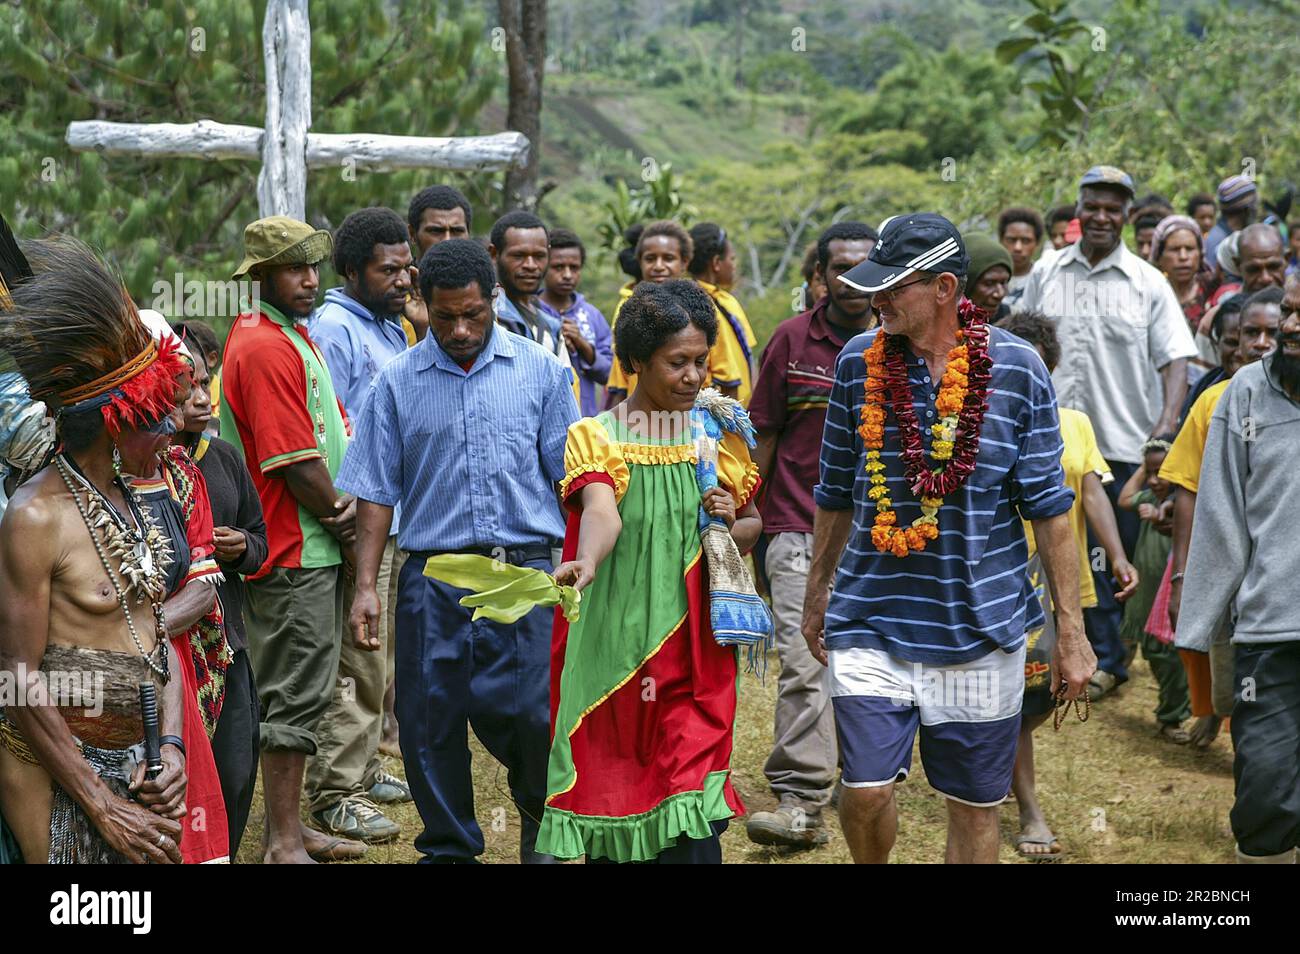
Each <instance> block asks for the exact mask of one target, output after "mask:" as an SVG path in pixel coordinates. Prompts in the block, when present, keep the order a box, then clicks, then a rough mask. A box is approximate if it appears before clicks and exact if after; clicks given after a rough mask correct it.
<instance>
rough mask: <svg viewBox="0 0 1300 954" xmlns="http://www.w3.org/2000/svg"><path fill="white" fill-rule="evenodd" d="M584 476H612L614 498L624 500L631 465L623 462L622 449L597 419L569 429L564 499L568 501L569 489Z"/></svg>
mask: <svg viewBox="0 0 1300 954" xmlns="http://www.w3.org/2000/svg"><path fill="white" fill-rule="evenodd" d="M583 474H606V475H608V476H609V478H610V479H611V480H612V481H614V498H615V499H616V500H622V499H623V494H624V493H625V492H626V491H627V484H628V479H629V475H628V469H627V461H625V460H624V459H623V454H622V452H621V451H620V450H619V445H618V444H617V443H616V442H615V441H613V440H611V439H610V436H609V432H608V431H606V430H605V428H604V426H603V425H602V424H601V423H600V421H599V420H598V419H597V418H594V417H584V418H582V419H581V420H579V421H575V422H574V423H572V424H570V425H569V437H568V440H567V442H566V443H565V445H564V479H563V480H561V481H560V496H561V497H568V495H569V485H570V484H572V483H573V482H574V481H575V480H577V479H578V478H579V477H581V476H582V475H583Z"/></svg>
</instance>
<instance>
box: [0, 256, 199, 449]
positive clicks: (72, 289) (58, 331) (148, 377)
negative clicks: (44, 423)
mask: <svg viewBox="0 0 1300 954" xmlns="http://www.w3.org/2000/svg"><path fill="white" fill-rule="evenodd" d="M26 251H27V253H28V255H30V256H31V258H32V259H33V267H32V269H31V271H32V275H31V276H30V277H28V278H26V279H25V280H23V281H21V282H20V283H19V284H18V285H17V287H14V288H12V289H11V290H10V297H11V299H12V305H11V307H10V308H9V310H7V311H4V312H0V348H3V349H4V350H5V351H7V352H8V353H9V355H10V356H11V357H12V358H13V360H14V362H15V363H16V364H17V366H18V370H19V371H21V372H22V375H23V377H25V378H26V379H27V383H28V386H29V388H30V390H31V395H32V397H33V398H34V399H35V400H38V401H44V402H45V403H46V405H47V406H48V407H49V409H50V410H51V411H52V412H54V413H56V414H65V415H66V414H76V413H88V412H91V411H95V410H97V411H98V412H99V413H100V414H101V415H102V416H103V418H104V423H105V425H106V426H107V428H108V430H109V433H110V434H113V435H114V436H116V435H117V434H118V433H119V432H120V431H121V430H122V429H124V428H135V427H147V426H151V425H153V424H155V423H156V422H158V421H159V420H160V419H161V418H163V417H165V416H166V415H167V414H168V413H170V411H171V410H172V409H173V408H174V407H175V406H176V405H177V403H178V402H179V401H180V400H183V398H184V394H185V390H186V388H187V387H188V383H187V382H186V381H185V380H184V376H185V375H186V374H187V373H188V369H187V368H186V366H185V364H184V362H183V361H182V360H181V358H180V356H179V354H178V344H177V342H176V339H174V338H172V339H170V340H162V341H160V340H159V339H157V338H155V337H154V336H153V334H152V333H151V332H150V331H149V329H148V328H146V327H145V325H144V323H143V322H142V321H141V320H140V316H139V313H138V312H137V310H136V307H135V303H134V302H133V301H131V297H130V296H129V295H128V294H127V293H126V289H125V288H124V287H123V286H122V281H121V279H120V278H119V277H118V276H117V275H115V274H113V273H112V272H110V271H109V269H108V268H107V267H106V266H105V265H104V264H103V263H102V262H100V260H99V259H98V258H96V256H95V255H94V253H93V252H91V251H90V249H88V248H87V247H86V246H85V245H83V244H82V243H80V242H77V241H75V240H72V239H57V240H51V241H41V242H32V243H28V245H27V247H26Z"/></svg>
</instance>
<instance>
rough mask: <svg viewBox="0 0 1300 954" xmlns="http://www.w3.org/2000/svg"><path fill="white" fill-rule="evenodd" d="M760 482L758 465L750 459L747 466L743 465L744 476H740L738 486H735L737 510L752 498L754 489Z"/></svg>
mask: <svg viewBox="0 0 1300 954" xmlns="http://www.w3.org/2000/svg"><path fill="white" fill-rule="evenodd" d="M760 482H761V480H760V478H759V476H758V465H757V464H755V463H754V462H753V461H750V462H749V464H748V466H746V467H745V473H744V476H742V477H741V478H740V486H739V487H737V488H736V509H737V510H740V509H741V508H742V507H744V506H745V504H747V503H749V502H750V501H751V500H752V499H753V498H754V491H756V490H757V489H758V485H759V483H760Z"/></svg>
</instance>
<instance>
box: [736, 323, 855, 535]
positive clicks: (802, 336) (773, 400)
mask: <svg viewBox="0 0 1300 954" xmlns="http://www.w3.org/2000/svg"><path fill="white" fill-rule="evenodd" d="M829 302H830V300H829V299H828V298H822V299H821V301H819V302H817V304H816V305H814V306H813V307H812V309H811V310H810V311H805V312H803V313H802V314H799V315H795V316H794V317H793V318H788V319H786V320H785V321H783V322H781V324H780V325H778V326H777V329H776V331H775V332H773V334H772V340H771V341H769V342H768V345H767V350H765V351H764V352H763V363H762V364H761V365H760V367H759V371H758V379H757V380H756V381H755V382H754V394H753V396H752V397H751V398H750V399H749V416H750V419H751V420H752V421H753V422H754V426H755V427H756V428H758V430H760V431H775V432H776V433H777V435H778V436H777V443H776V452H775V454H774V455H773V457H772V468H771V473H769V474H768V475H767V477H766V479H765V480H764V481H763V488H764V492H763V494H762V495H761V497H760V500H759V503H758V509H759V513H760V514H762V517H763V530H764V532H765V533H785V532H790V531H793V532H797V533H812V529H813V511H814V509H815V506H814V504H813V487H814V486H815V485H816V484H817V481H818V473H817V461H818V458H819V456H820V455H821V446H822V428H823V427H824V425H825V423H826V406H827V404H828V403H829V402H830V396H831V386H832V385H833V384H834V383H835V360H836V358H838V357H839V354H840V351H842V350H843V348H844V340H843V339H841V338H840V336H839V335H838V334H837V333H836V332H835V331H834V329H832V328H831V326H830V325H829V323H828V322H827V321H826V308H827V306H828V304H829Z"/></svg>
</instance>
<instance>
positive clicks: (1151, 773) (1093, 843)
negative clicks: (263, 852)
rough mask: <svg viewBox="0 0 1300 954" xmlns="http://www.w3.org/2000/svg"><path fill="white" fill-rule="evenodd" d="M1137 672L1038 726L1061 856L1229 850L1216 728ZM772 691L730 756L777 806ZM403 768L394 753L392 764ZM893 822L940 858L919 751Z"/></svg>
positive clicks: (753, 855)
mask: <svg viewBox="0 0 1300 954" xmlns="http://www.w3.org/2000/svg"><path fill="white" fill-rule="evenodd" d="M1132 672H1133V677H1132V679H1131V680H1130V681H1129V683H1128V684H1127V685H1125V686H1124V687H1123V688H1122V689H1120V690H1119V691H1118V692H1117V693H1116V694H1115V695H1114V696H1112V697H1110V698H1107V699H1105V700H1103V701H1102V702H1100V703H1099V704H1098V705H1097V706H1095V707H1094V708H1093V710H1092V718H1091V719H1090V720H1089V721H1088V722H1087V723H1086V724H1082V725H1080V724H1078V723H1075V722H1071V723H1069V724H1066V725H1063V726H1062V727H1061V730H1060V732H1053V731H1052V726H1051V722H1050V721H1049V722H1048V723H1047V724H1046V725H1044V726H1043V727H1042V728H1041V729H1040V730H1039V731H1038V732H1037V733H1036V736H1035V739H1036V751H1037V761H1038V789H1039V797H1040V799H1041V801H1042V803H1043V807H1044V810H1045V811H1046V813H1047V817H1048V820H1049V822H1050V823H1051V824H1052V825H1053V826H1054V828H1055V831H1056V833H1057V835H1058V837H1059V838H1060V839H1061V843H1062V845H1063V846H1064V848H1065V849H1066V851H1067V852H1068V860H1070V861H1074V862H1089V863H1108V864H1114V863H1126V864H1187V863H1191V864H1203V863H1220V862H1230V861H1232V860H1233V850H1232V836H1231V833H1230V832H1229V830H1228V809H1229V808H1230V807H1231V804H1232V752H1231V745H1230V743H1229V741H1228V739H1227V738H1226V736H1220V738H1219V739H1218V740H1217V741H1216V742H1215V744H1214V745H1213V746H1212V747H1211V748H1210V749H1209V750H1208V751H1206V752H1197V751H1193V750H1192V749H1190V748H1188V747H1187V746H1174V745H1170V744H1169V743H1166V742H1163V741H1161V740H1160V739H1159V738H1157V736H1156V733H1155V722H1154V719H1153V717H1152V716H1151V711H1152V709H1153V708H1154V706H1155V696H1156V692H1155V681H1154V680H1153V679H1152V677H1151V674H1150V670H1148V669H1147V667H1146V664H1145V663H1143V662H1140V661H1139V662H1137V663H1135V664H1134V667H1133V670H1132ZM775 698H776V678H775V657H773V660H772V665H771V666H770V667H769V675H768V677H767V680H766V684H760V683H758V682H757V681H756V680H755V679H754V678H753V677H750V676H747V677H745V678H744V679H743V680H742V681H741V686H740V700H741V701H740V715H739V718H738V719H737V723H736V736H735V754H734V757H733V760H732V767H733V770H734V773H735V783H736V787H737V789H738V790H739V791H740V793H741V797H742V798H743V799H744V801H745V803H746V805H747V806H748V807H749V809H750V810H751V811H754V810H761V809H764V808H770V807H773V805H774V804H775V800H774V799H773V798H772V795H771V793H770V792H769V790H768V788H767V784H766V782H765V780H764V778H763V762H764V760H765V759H766V758H767V754H768V750H769V748H770V746H771V743H772V710H773V706H774V703H775ZM471 747H472V749H473V752H474V779H475V790H476V796H477V797H476V814H477V817H478V820H479V824H480V825H481V826H482V828H483V834H484V839H485V841H486V846H487V850H486V852H485V853H484V860H485V861H488V862H496V863H514V862H515V861H516V860H517V850H518V844H519V820H518V816H517V814H516V812H515V811H514V808H513V806H512V805H511V801H510V797H509V795H508V793H507V789H506V784H505V770H504V769H502V768H501V767H500V766H499V765H498V763H497V762H496V761H495V760H494V759H492V758H491V756H489V755H487V753H486V752H485V751H484V750H483V748H482V746H481V745H479V744H478V742H477V740H475V739H473V738H472V737H471ZM390 767H391V769H392V770H393V771H394V772H396V773H397V774H399V775H400V774H402V766H401V764H400V762H396V761H394V763H393V764H392V765H391V766H390ZM898 800H899V833H898V844H897V847H896V848H895V851H894V855H893V860H894V861H897V862H910V863H919V862H934V861H941V860H942V859H943V849H944V838H945V834H944V832H945V829H944V823H945V808H944V803H943V799H942V798H941V797H940V796H938V795H937V794H936V793H935V792H934V791H933V790H932V789H931V788H930V787H929V786H928V785H927V784H926V782H925V774H924V771H923V770H922V768H921V765H920V757H919V755H915V754H914V756H913V773H912V775H911V777H910V778H909V779H908V781H907V782H905V783H904V784H902V785H900V786H899V788H898ZM1001 812H1002V833H1003V847H1002V852H1001V860H1002V861H1004V862H1016V861H1017V860H1018V859H1017V856H1016V853H1015V850H1014V848H1012V846H1011V838H1012V836H1013V835H1014V834H1015V833H1016V831H1017V826H1016V807H1015V803H1014V802H1009V803H1007V804H1006V805H1004V806H1003V807H1002V810H1001ZM390 815H391V817H393V818H394V819H395V820H396V821H398V822H400V823H401V825H402V827H403V835H402V837H401V838H400V839H399V840H398V841H396V842H394V843H392V844H389V845H378V846H374V847H372V848H371V849H370V851H369V853H368V854H367V856H366V858H365V859H364V861H365V862H370V863H380V864H382V863H408V862H412V861H415V860H416V857H417V854H416V851H415V849H414V847H413V845H412V842H413V840H414V837H415V835H416V834H417V833H418V832H419V831H420V827H421V826H420V819H419V816H418V814H417V813H416V811H415V808H414V807H413V806H412V805H409V804H408V805H399V806H396V807H395V808H393V810H392V811H391V812H390ZM828 824H829V830H830V835H831V838H830V842H829V844H827V845H826V846H825V847H822V848H819V849H815V850H813V851H807V852H795V853H789V852H784V851H781V850H777V849H772V848H763V847H759V846H757V845H753V844H751V843H750V842H749V840H748V839H747V838H746V837H745V831H744V823H743V820H741V821H738V822H733V823H732V825H731V827H730V828H729V830H728V831H727V833H726V834H725V835H724V836H723V858H724V860H725V861H726V862H728V863H731V864H742V863H747V864H813V863H843V862H848V861H849V860H850V858H849V852H848V848H847V846H846V845H845V843H844V839H843V838H842V837H841V836H840V831H839V824H838V820H837V819H836V818H835V817H834V816H833V815H831V816H829V817H828ZM261 833H262V805H261V792H260V789H259V792H258V794H257V797H256V800H255V802H254V806H253V812H252V818H251V820H250V822H249V828H248V831H247V833H246V834H245V836H244V843H243V848H242V849H241V850H240V853H239V859H238V860H239V861H240V862H244V863H256V862H257V861H258V860H259V852H258V849H257V846H258V844H259V843H260V841H261Z"/></svg>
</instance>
